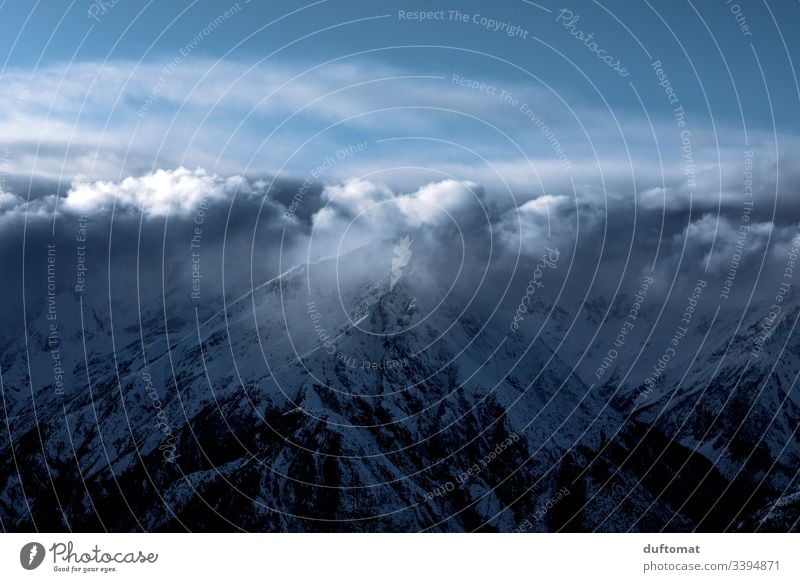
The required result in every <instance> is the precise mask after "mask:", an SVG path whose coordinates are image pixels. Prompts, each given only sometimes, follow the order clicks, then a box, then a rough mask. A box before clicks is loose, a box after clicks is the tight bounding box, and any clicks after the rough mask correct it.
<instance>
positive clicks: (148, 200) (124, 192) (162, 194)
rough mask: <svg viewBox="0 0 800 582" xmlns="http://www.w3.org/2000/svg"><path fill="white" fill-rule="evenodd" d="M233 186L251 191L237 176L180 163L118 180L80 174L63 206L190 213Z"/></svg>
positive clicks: (82, 210) (158, 213)
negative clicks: (92, 179)
mask: <svg viewBox="0 0 800 582" xmlns="http://www.w3.org/2000/svg"><path fill="white" fill-rule="evenodd" d="M236 190H243V191H244V192H246V193H249V192H250V187H249V184H248V183H247V181H246V180H244V179H243V178H242V177H240V176H234V177H231V178H228V179H223V178H220V177H219V176H217V175H209V174H208V173H207V172H206V171H205V170H203V169H202V168H197V169H196V170H193V171H192V170H187V169H186V168H183V167H181V168H178V169H176V170H157V171H156V172H153V173H150V174H145V175H144V176H141V177H138V178H134V177H128V178H125V179H124V180H122V181H121V182H120V183H118V184H115V183H113V182H106V181H97V182H88V181H85V179H83V178H82V177H79V178H77V179H76V180H75V181H73V183H72V187H71V188H70V190H69V192H67V196H66V199H65V200H64V206H65V207H66V209H67V210H69V211H71V212H74V213H76V214H85V213H95V212H106V211H107V210H108V209H110V208H111V207H112V205H116V208H117V209H119V210H127V209H133V210H137V211H140V212H142V213H144V214H145V215H147V216H151V217H152V216H167V215H169V214H174V213H179V214H189V213H192V212H196V210H197V208H198V206H199V205H200V203H201V202H210V201H217V200H220V199H222V198H225V197H226V196H228V195H231V194H232V192H234V191H236Z"/></svg>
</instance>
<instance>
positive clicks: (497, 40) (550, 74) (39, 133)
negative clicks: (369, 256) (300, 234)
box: [0, 0, 800, 196]
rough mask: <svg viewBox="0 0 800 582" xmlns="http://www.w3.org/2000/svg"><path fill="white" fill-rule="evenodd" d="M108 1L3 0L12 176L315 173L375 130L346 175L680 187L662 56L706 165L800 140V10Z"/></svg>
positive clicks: (408, 180) (1, 40)
mask: <svg viewBox="0 0 800 582" xmlns="http://www.w3.org/2000/svg"><path fill="white" fill-rule="evenodd" d="M101 5H103V2H94V3H93V2H89V1H88V0H80V1H78V0H76V1H75V2H44V1H40V2H30V1H23V0H7V1H5V2H2V3H1V4H0V46H1V47H2V49H1V52H2V54H3V55H6V57H7V58H6V60H5V62H4V68H3V74H2V75H3V76H2V78H3V79H4V81H3V82H4V85H5V86H6V88H7V91H8V93H7V94H10V95H12V97H14V96H15V98H14V99H11V100H6V103H5V105H4V107H3V109H2V112H1V113H0V115H2V117H0V128H2V130H3V133H5V134H6V135H7V136H10V137H9V138H8V139H7V141H8V142H10V143H12V144H13V147H12V148H11V154H12V155H11V156H10V159H9V160H7V161H8V163H7V164H6V165H7V166H8V168H7V170H6V173H7V174H9V175H16V174H20V175H23V176H27V175H29V174H34V175H41V176H44V177H48V178H54V179H60V180H62V181H69V180H71V179H73V178H74V177H75V176H76V175H81V176H84V177H88V178H89V179H107V180H118V179H121V178H123V177H125V176H127V175H136V174H141V173H145V172H148V171H154V170H156V169H159V168H175V167H178V166H180V165H184V166H187V167H191V168H194V167H197V166H200V167H203V168H205V169H206V170H208V171H211V172H217V173H220V174H223V175H229V174H236V173H247V174H272V173H276V172H280V174H281V175H287V176H294V177H299V178H303V177H306V176H308V175H309V174H310V173H311V172H313V171H314V168H316V167H318V166H319V165H320V164H321V163H323V162H324V161H325V160H326V159H328V158H329V157H330V156H331V155H334V156H335V154H336V152H337V151H338V150H339V149H340V148H342V147H347V146H352V145H353V144H358V143H364V142H368V143H369V144H370V146H369V147H368V148H367V149H366V151H365V152H362V153H361V154H359V155H357V156H348V157H347V159H345V160H341V161H340V163H339V162H337V164H335V165H334V166H335V167H331V168H329V170H328V171H329V173H328V174H326V176H325V179H331V180H334V179H341V178H344V177H347V176H349V175H358V176H362V175H365V174H369V173H370V172H380V173H381V177H382V178H383V179H385V180H387V181H390V182H391V181H396V182H399V186H400V187H412V186H413V185H414V183H417V184H419V183H423V182H425V181H426V180H429V179H431V178H434V177H436V175H438V174H441V175H442V176H444V175H446V176H448V177H453V178H457V179H469V180H474V181H476V182H478V183H481V184H486V185H488V186H490V187H495V188H502V187H505V186H506V185H509V184H510V185H511V187H513V188H517V189H521V190H525V191H526V193H527V194H528V195H530V196H534V195H537V194H542V193H543V190H544V191H546V190H548V189H550V188H563V187H565V185H566V184H567V183H568V180H569V178H570V177H572V178H573V179H576V180H578V181H580V182H585V183H587V184H598V185H600V181H598V177H599V176H600V175H602V177H603V178H607V179H608V180H609V181H610V182H609V183H608V184H605V186H606V187H608V185H609V184H611V185H612V187H611V190H614V191H618V192H619V193H620V195H624V192H626V191H630V190H631V188H632V187H633V186H634V182H635V181H636V180H639V181H640V182H641V183H642V184H644V185H645V186H650V187H655V186H657V185H658V183H659V182H660V181H663V179H664V177H665V176H666V178H665V179H666V181H667V182H670V181H672V182H674V184H673V187H674V188H678V187H679V185H680V184H679V182H680V179H681V178H680V176H681V168H682V164H683V162H682V160H681V157H680V153H681V152H680V144H681V138H680V131H679V129H680V128H678V127H677V126H676V123H675V119H674V114H673V112H672V109H673V106H672V105H671V104H670V103H669V102H668V99H667V95H666V94H665V91H664V88H663V87H661V86H659V78H658V77H657V76H656V74H655V72H654V70H653V67H652V63H653V61H656V60H658V61H660V62H661V63H662V68H663V71H664V72H665V74H666V75H667V77H668V80H669V84H670V86H671V87H672V88H673V90H674V91H675V94H676V95H677V96H678V98H679V104H680V105H682V106H683V107H684V108H685V110H686V120H687V124H688V127H689V128H690V129H691V132H692V146H693V151H694V153H695V154H696V155H697V161H698V162H699V163H700V165H701V166H702V167H703V168H711V169H713V168H715V167H717V168H718V167H720V166H724V165H725V164H727V163H730V164H741V162H740V159H741V151H742V149H743V148H746V147H756V148H759V149H763V150H764V152H767V153H765V154H764V156H762V157H761V160H762V161H763V162H764V163H767V161H766V160H767V156H768V155H770V154H769V152H770V151H772V152H773V153H772V154H771V155H772V157H773V158H777V157H780V154H777V155H776V154H775V152H776V151H779V152H785V151H793V150H792V148H794V147H795V141H796V138H797V133H798V124H797V118H796V111H797V107H798V100H800V94H798V88H797V84H796V79H795V78H794V76H793V75H792V74H791V70H792V69H791V68H790V61H789V59H792V60H794V61H800V54H798V53H799V52H800V51H798V47H797V43H796V42H794V39H793V38H792V30H791V28H790V24H793V23H796V22H797V21H798V16H799V15H800V14H799V13H800V5H798V4H797V3H788V2H787V3H771V4H770V5H769V6H767V5H766V4H764V3H761V2H755V1H743V2H739V3H736V4H734V3H732V2H728V3H726V2H724V1H720V2H714V3H706V2H703V3H699V2H697V3H690V2H671V1H670V2H666V1H660V2H658V1H651V2H649V3H648V2H640V3H639V2H637V3H629V2H603V3H598V2H585V1H583V2H577V1H575V2H570V3H568V4H555V3H552V2H548V1H543V2H540V3H536V4H534V3H531V2H526V1H524V0H508V1H503V2H494V3H491V4H487V3H485V2H477V1H471V2H459V3H457V11H458V12H459V13H460V14H461V15H464V16H465V18H464V20H466V21H463V20H462V19H459V18H458V17H455V15H454V13H453V12H452V11H453V10H456V9H455V8H454V7H453V5H452V4H448V3H445V2H438V1H429V2H399V3H398V2H366V1H357V2H353V1H351V2H348V1H334V0H328V1H321V2H314V3H309V4H304V3H300V2H285V1H284V2H257V1H255V0H254V1H253V2H245V1H244V0H241V1H240V2H239V3H231V2H228V1H216V0H214V1H211V0H200V1H197V2H188V1H184V2H158V3H155V2H145V1H141V0H140V1H137V0H117V2H116V3H114V2H112V1H107V2H105V3H104V7H102V8H101ZM732 7H735V8H732ZM562 9H566V10H568V11H569V14H570V15H571V16H572V17H573V18H574V17H575V16H577V17H578V19H577V20H573V21H571V22H572V23H573V24H572V26H571V27H569V26H567V25H568V23H569V19H568V18H566V16H567V14H565V13H561V12H560V11H561V10H562ZM226 11H227V14H226ZM400 11H403V12H404V13H412V12H414V11H426V12H433V13H435V14H434V16H436V19H432V20H429V21H426V22H419V21H416V20H414V19H413V18H409V17H401V15H400ZM734 12H735V13H734ZM737 16H738V19H737ZM773 18H774V21H773ZM484 19H491V20H492V21H493V22H496V23H498V24H497V26H498V27H500V28H499V29H498V30H491V25H490V24H489V23H488V22H487V21H486V20H484ZM215 20H216V24H212V23H214V22H215ZM776 24H777V25H779V27H780V28H778V26H776ZM512 26H513V27H516V30H517V31H518V33H517V34H515V35H514V36H509V35H508V34H505V33H504V30H507V27H512ZM706 26H707V27H708V29H706ZM743 26H746V27H747V28H746V29H743V28H742V27H743ZM576 31H578V32H579V33H582V34H592V35H593V41H594V42H595V43H596V48H598V49H600V50H602V51H604V52H603V53H602V54H603V55H610V56H613V58H614V59H615V60H618V61H619V62H620V63H622V64H623V65H624V67H625V69H626V70H627V71H628V75H627V76H624V77H623V76H621V75H620V74H618V73H617V72H615V71H614V70H613V69H612V67H610V66H608V65H606V64H605V63H604V62H602V60H601V59H600V58H598V54H596V52H593V51H592V50H590V49H589V48H588V47H587V46H586V45H587V43H585V42H582V41H581V40H579V38H576V36H575V34H574V33H576ZM571 33H572V34H571ZM781 35H783V37H782V36H781ZM523 37H524V38H523ZM784 42H785V43H786V44H784ZM454 75H457V77H454ZM456 78H457V79H466V80H467V81H469V82H472V81H475V82H476V84H480V83H483V84H484V85H483V87H484V89H481V88H480V87H476V88H475V89H471V88H470V87H469V85H466V86H465V85H462V84H459V83H458V82H455V80H454V79H456ZM502 95H506V96H508V99H506V100H504V99H503V98H502ZM534 115H535V117H532V116H534ZM15 119H16V121H15ZM542 125H545V126H546V127H545V129H547V130H550V131H551V132H552V133H548V132H546V131H545V130H544V129H542V130H541V131H538V130H540V129H541V126H542ZM548 136H549V137H548ZM776 140H777V141H778V143H779V146H780V149H778V150H776V148H775V142H776ZM748 144H749V146H748ZM562 151H563V152H564V154H563V156H565V157H566V158H568V160H569V170H570V171H569V172H567V171H565V168H564V164H563V163H562V162H563V160H561V161H560V160H559V152H562ZM773 161H774V160H773ZM393 167H399V168H401V169H397V170H392V169H391V168H393ZM410 167H413V168H421V167H424V168H426V169H425V170H419V169H409V168H410ZM532 168H533V169H532ZM712 173H714V172H712ZM716 174H719V172H718V171H717V172H716ZM440 177H441V176H440ZM542 180H543V181H544V182H546V183H547V184H549V186H548V187H546V188H542V187H541V186H536V185H535V184H536V183H538V182H539V181H542ZM548 180H549V182H548ZM718 182H719V181H718ZM642 184H639V186H640V187H641V186H642ZM716 187H717V190H719V188H720V187H721V182H719V183H718V184H717V185H716Z"/></svg>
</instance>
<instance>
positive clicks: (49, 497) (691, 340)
mask: <svg viewBox="0 0 800 582" xmlns="http://www.w3.org/2000/svg"><path fill="white" fill-rule="evenodd" d="M398 244H401V246H402V248H401V253H403V254H402V255H399V254H398V252H397V250H396V249H397V245H398ZM409 244H410V245H411V246H409ZM409 249H410V250H409ZM398 256H402V257H403V258H402V260H400V261H398V260H397V257H398ZM459 268H460V267H459V266H458V265H457V264H455V265H453V264H449V263H448V262H447V261H442V260H440V259H437V257H434V256H426V255H425V254H424V253H421V252H414V247H413V243H409V242H408V241H404V242H401V243H398V241H374V242H373V243H372V244H370V245H367V246H365V247H362V248H359V249H357V250H355V251H353V252H351V253H348V254H345V255H342V256H339V257H338V258H336V259H328V260H324V261H320V262H317V263H311V264H305V265H302V266H298V267H295V268H292V269H290V270H288V271H286V272H285V273H283V274H282V275H280V276H278V277H276V278H274V279H271V280H269V281H267V282H265V283H261V284H258V285H257V286H254V287H253V288H251V289H250V290H246V291H245V292H243V293H240V294H237V295H236V296H235V297H226V298H225V300H224V301H223V299H222V297H221V296H214V297H209V298H207V299H206V300H205V301H204V302H203V305H204V307H203V310H201V309H200V307H198V309H197V311H195V314H194V315H195V317H194V318H192V317H191V316H187V310H186V309H185V305H186V303H187V295H188V294H187V293H186V292H185V289H184V287H185V285H184V283H179V282H177V281H170V280H169V278H167V280H166V281H167V282H166V283H165V286H164V288H163V289H162V290H161V291H163V293H150V294H148V297H147V298H145V299H144V300H143V301H141V302H137V301H136V299H134V298H132V299H131V300H130V301H128V302H121V301H117V300H115V302H114V303H112V305H111V306H110V307H111V308H110V309H109V305H108V301H107V299H106V301H105V302H104V300H103V299H104V298H103V297H102V293H100V292H99V291H98V292H97V294H96V295H95V296H77V295H75V294H74V293H73V292H72V291H71V290H70V291H64V292H61V293H60V294H58V295H57V296H56V298H55V302H56V304H57V305H58V329H57V333H56V336H57V337H56V342H55V343H54V342H51V341H49V339H50V338H51V336H52V333H53V331H52V328H51V327H50V321H49V320H48V310H47V306H46V304H42V305H44V307H40V308H39V309H38V311H31V312H30V313H29V317H28V328H27V333H26V334H24V335H22V336H20V337H18V338H16V339H14V340H13V341H9V342H6V343H7V345H6V344H4V346H3V347H4V349H3V352H2V355H1V357H0V362H1V363H2V378H3V406H4V411H5V416H6V418H7V419H8V423H7V426H6V427H5V428H6V430H4V431H3V434H4V436H3V437H2V440H0V463H1V467H2V468H1V469H0V474H2V475H3V479H2V481H0V483H1V485H0V516H1V517H2V525H3V527H4V528H5V529H7V530H12V531H19V530H27V529H34V528H37V529H39V530H58V531H61V530H65V529H71V530H98V529H108V530H114V531H128V530H142V529H143V530H159V531H172V530H178V531H182V530H184V529H189V530H211V531H216V530H238V529H242V530H248V531H418V530H428V531H472V530H486V531H513V530H521V531H549V530H570V531H591V530H595V529H597V530H602V531H626V530H629V529H630V530H640V531H656V530H661V529H666V530H674V531H686V530H691V529H700V530H722V529H731V530H737V529H738V530H753V529H756V528H759V527H760V528H762V529H776V530H786V529H790V528H796V527H797V525H796V519H797V512H798V504H797V502H796V497H797V495H798V494H800V493H798V490H800V487H798V484H797V481H796V478H795V477H796V475H795V471H796V469H797V467H798V466H799V465H798V458H797V455H798V453H799V452H800V448H799V447H798V443H797V440H796V428H797V423H798V419H800V415H799V414H798V404H800V402H798V397H797V395H796V392H795V391H794V390H793V387H794V381H795V374H796V372H795V371H796V370H797V369H798V365H797V364H798V363H797V362H796V359H797V354H798V353H800V349H798V348H800V345H798V344H797V342H798V340H797V339H796V335H795V334H793V333H792V332H793V329H794V322H795V321H796V319H797V315H798V313H800V305H798V301H797V298H796V297H795V296H791V297H789V298H787V303H786V305H785V306H784V309H783V312H782V316H781V318H780V320H779V321H778V322H777V323H776V325H775V327H774V330H772V332H771V334H770V337H769V341H768V342H767V343H766V344H765V346H764V351H763V352H762V357H761V358H756V359H754V358H753V357H752V356H751V355H750V354H751V351H752V349H753V339H754V338H756V337H758V334H759V333H761V331H762V328H761V327H760V322H761V321H762V320H763V318H764V309H768V307H769V306H768V305H758V306H753V307H752V308H751V309H750V310H748V311H747V312H746V313H744V314H742V313H739V312H732V311H731V312H729V311H725V310H722V311H720V312H719V313H718V314H717V317H716V320H715V321H714V322H713V325H712V321H710V320H709V319H708V317H706V316H705V315H703V316H699V315H698V318H697V319H696V320H694V321H692V322H691V326H689V329H687V333H686V334H685V337H682V338H681V340H680V342H679V346H678V348H676V349H675V355H674V356H672V357H671V358H670V362H669V363H668V365H666V366H665V367H664V369H663V370H662V372H661V374H660V376H659V379H658V381H657V382H656V383H655V384H654V387H653V388H652V389H650V390H648V389H647V388H648V384H647V378H648V376H650V375H651V374H652V367H653V365H654V363H657V361H658V359H659V357H660V356H662V354H663V353H664V352H665V349H667V348H668V347H669V345H670V343H669V342H670V339H671V336H672V334H673V328H675V321H676V319H675V317H676V316H675V314H663V313H661V312H660V309H659V306H657V305H655V304H654V303H653V302H650V303H647V302H642V305H641V310H640V311H639V312H638V318H637V321H636V325H635V326H634V328H633V329H632V330H631V331H630V334H629V335H627V336H626V338H627V339H626V341H625V343H624V346H621V347H620V348H619V349H617V351H616V354H617V355H616V356H615V357H614V358H613V361H612V362H611V363H610V364H609V365H608V366H607V368H606V369H605V371H604V373H603V374H602V377H601V378H598V377H597V376H596V372H597V369H598V368H599V367H600V365H601V362H602V360H603V358H604V357H607V356H608V350H609V349H610V348H611V347H612V346H611V345H610V341H609V340H611V341H613V338H614V337H615V335H616V330H619V329H621V328H622V326H623V325H624V323H625V321H626V318H627V316H628V314H629V313H630V305H631V304H632V302H635V298H634V297H633V296H632V295H630V294H629V295H624V294H622V295H618V296H617V297H616V299H615V300H614V301H613V302H607V301H605V300H603V299H594V300H593V301H588V302H581V303H579V304H575V305H569V304H557V305H556V306H555V307H554V304H553V303H552V302H551V301H550V299H549V298H548V297H547V296H542V297H539V298H537V300H536V301H534V302H533V303H532V306H531V308H530V309H529V310H528V314H527V315H528V317H527V318H526V320H525V322H524V325H523V326H520V329H519V331H513V330H512V329H511V328H510V326H509V324H510V322H511V321H512V320H513V315H514V309H515V307H516V305H514V304H515V303H517V302H518V297H517V296H515V295H517V294H518V293H517V292H518V291H519V290H518V289H517V288H516V287H513V289H514V291H512V292H511V293H510V294H508V295H504V296H503V297H500V298H499V299H498V300H497V301H495V302H494V306H495V309H493V310H489V309H487V308H486V305H487V302H486V301H484V300H482V299H481V296H480V293H481V291H480V289H477V288H473V286H472V285H471V284H470V283H469V282H468V281H471V280H472V279H464V278H463V277H461V276H460V271H459ZM522 289H523V291H522V292H523V293H524V286H523V287H522ZM208 305H216V306H217V308H216V309H211V310H209V309H208ZM223 305H224V307H223ZM188 313H189V314H190V315H191V310H190V311H189V312H188ZM109 314H110V315H111V316H109ZM678 316H680V314H678ZM737 316H738V317H737ZM670 318H671V319H670ZM739 318H741V322H740V321H739ZM663 321H667V323H666V324H663V323H661V322H663ZM598 330H600V332H599V333H598ZM612 330H614V333H612ZM709 330H711V331H709ZM54 346H55V347H57V349H58V364H59V369H60V370H61V375H62V377H61V379H60V382H61V383H63V387H62V386H60V384H59V383H58V382H57V377H56V374H55V373H54V369H55V367H54V362H55V360H54V355H53V348H54ZM642 346H644V348H642ZM723 356H724V357H723ZM775 362H778V364H777V365H775ZM31 378H33V381H32V382H31Z"/></svg>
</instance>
